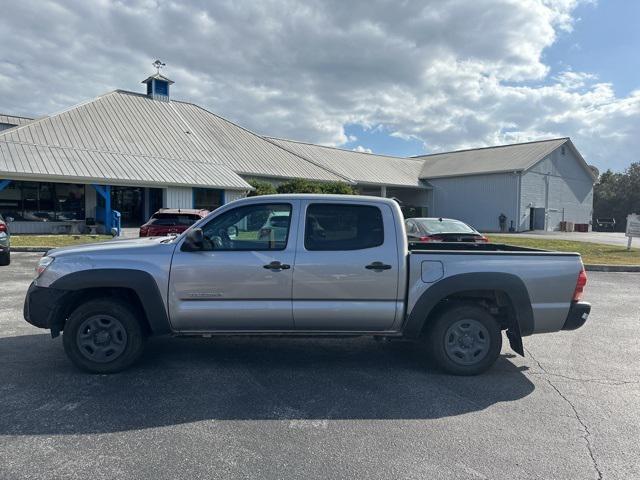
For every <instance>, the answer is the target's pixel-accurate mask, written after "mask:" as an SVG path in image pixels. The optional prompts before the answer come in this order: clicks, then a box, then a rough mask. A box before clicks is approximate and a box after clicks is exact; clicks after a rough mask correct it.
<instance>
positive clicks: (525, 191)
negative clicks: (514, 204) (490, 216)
mask: <svg viewBox="0 0 640 480" xmlns="http://www.w3.org/2000/svg"><path fill="white" fill-rule="evenodd" d="M579 162H580V160H579V159H578V158H576V157H575V155H574V154H573V152H572V151H571V149H570V148H569V147H568V146H567V147H565V153H564V155H563V154H562V149H561V148H560V147H559V148H557V149H556V150H554V151H553V152H552V153H551V154H549V155H548V156H547V157H545V158H544V159H543V160H541V161H540V162H538V163H537V164H536V165H534V166H533V167H532V168H531V169H529V170H528V171H527V172H525V173H523V175H522V183H521V188H520V192H521V193H520V196H521V200H520V229H521V230H528V229H529V222H530V208H531V207H539V208H543V207H545V206H547V207H548V210H547V222H546V223H547V230H558V229H559V228H560V222H561V221H563V220H565V221H569V222H574V223H589V222H590V221H591V217H592V213H593V180H592V178H591V176H590V175H589V174H588V172H587V171H586V170H585V169H584V167H582V165H581V164H580V163H579ZM547 177H548V180H547V179H546V178H547ZM546 182H548V187H547V185H546ZM547 188H548V200H546V197H547ZM547 202H548V205H546V203H547Z"/></svg>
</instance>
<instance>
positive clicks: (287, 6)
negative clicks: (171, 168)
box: [0, 0, 640, 171]
mask: <svg viewBox="0 0 640 480" xmlns="http://www.w3.org/2000/svg"><path fill="white" fill-rule="evenodd" d="M0 11H1V12H2V14H1V15H0V113H10V114H18V115H26V116H43V115H50V114H52V113H55V112H57V111H60V110H63V109H66V108H68V107H70V106H72V105H74V104H77V103H80V102H83V101H85V100H88V99H91V98H93V97H95V96H97V95H100V94H102V93H105V92H107V91H111V90H114V89H124V90H131V91H137V92H143V91H144V88H143V85H141V84H140V82H141V81H142V80H143V79H144V78H145V77H146V76H147V75H149V74H151V73H153V72H154V69H153V68H152V67H151V63H152V62H153V61H154V60H155V59H156V58H158V59H161V60H162V61H164V62H165V63H166V64H167V66H166V68H165V69H164V70H163V72H162V73H163V74H165V75H167V76H168V77H170V78H171V79H172V80H174V81H175V82H176V83H175V84H174V85H173V86H172V87H171V88H172V91H171V95H172V98H174V99H180V100H186V101H191V102H194V103H197V104H198V105H200V106H202V107H204V108H207V109H208V110H210V111H212V112H215V113H217V114H219V115H222V116H223V117H225V118H228V119H230V120H232V121H234V122H236V123H239V124H240V125H242V126H244V127H246V128H249V129H250V130H252V131H255V132H257V133H261V134H267V135H271V136H276V137H282V138H290V139H295V140H302V141H308V142H313V143H319V144H323V145H332V146H338V147H341V148H346V149H353V150H359V151H365V152H374V153H381V154H388V155H397V156H411V155H419V154H425V153H433V152H441V151H448V150H455V149H462V148H473V147H481V146H488V145H499V144H504V143H513V142H520V141H531V140H538V139H544V138H554V137H565V136H569V137H571V139H572V140H573V142H574V143H575V145H576V146H577V148H578V149H579V150H580V152H581V153H582V155H583V156H584V157H585V159H586V160H587V162H588V163H590V164H593V165H595V166H597V167H598V168H599V169H600V170H601V171H604V170H606V169H612V170H615V171H622V170H624V169H625V168H626V167H627V166H628V165H629V164H630V163H631V162H636V161H640V158H639V155H638V153H637V152H639V151H640V76H639V73H640V55H638V51H640V29H639V28H638V27H637V25H638V24H640V22H639V21H640V2H638V1H635V0H633V1H630V0H599V1H595V0H466V1H463V0H431V1H429V0H418V1H412V0H389V1H386V0H368V1H358V0H350V1H348V2H345V1H344V0H326V1H302V0H262V1H260V2H255V1H242V0H230V1H224V0H220V1H215V2H211V1H208V0H179V1H178V0H176V1H164V0H137V1H133V0H132V1H123V0H120V1H117V0H113V1H111V0H110V1H107V0H94V1H86V0H68V1H59V2H54V1H48V0H20V1H11V0H0Z"/></svg>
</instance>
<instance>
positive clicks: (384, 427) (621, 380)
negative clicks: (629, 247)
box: [0, 253, 640, 480]
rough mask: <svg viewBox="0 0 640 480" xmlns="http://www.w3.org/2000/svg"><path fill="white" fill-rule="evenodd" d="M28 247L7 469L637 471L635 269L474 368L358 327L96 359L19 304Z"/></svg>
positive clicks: (126, 474) (639, 397)
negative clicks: (581, 321)
mask: <svg viewBox="0 0 640 480" xmlns="http://www.w3.org/2000/svg"><path fill="white" fill-rule="evenodd" d="M38 257H39V255H38V254H26V253H15V254H14V255H13V263H12V264H11V266H9V267H2V268H0V365H1V366H0V405H1V406H2V408H0V478H3V479H5V478H6V479H21V478H56V479H62V478H78V479H86V478H92V479H102V478H104V479H116V478H150V479H151V478H152V479H177V478H185V479H198V478H207V479H209V478H269V479H271V478H305V479H307V478H336V479H337V478H366V479H373V478H385V479H388V478H415V479H424V478H428V479H440V478H455V479H509V480H514V479H557V478H563V479H581V480H584V479H596V478H604V479H631V478H640V449H639V448H638V442H639V441H640V433H639V432H640V368H639V367H640V333H639V329H638V323H639V321H640V307H639V306H638V302H637V299H638V292H639V291H640V274H633V273H597V272H592V273H590V275H589V285H588V287H587V291H586V300H589V301H591V302H592V304H593V312H592V316H591V318H590V319H589V322H588V323H587V325H586V326H585V327H583V328H582V329H580V330H577V331H574V332H561V333H557V334H549V335H541V336H534V337H528V338H526V339H525V347H526V348H527V350H528V352H529V356H528V357H527V358H521V357H517V356H515V355H513V354H512V353H511V351H510V350H509V349H508V347H505V348H504V349H503V355H502V357H501V358H500V359H499V361H498V363H497V364H496V366H495V367H494V368H493V369H492V370H490V371H489V372H488V373H487V374H485V375H482V376H479V377H473V378H458V377H450V376H446V375H443V374H441V373H439V372H438V371H436V370H435V369H434V367H432V366H431V365H430V364H429V362H428V361H426V360H425V359H424V356H423V354H422V351H421V349H420V348H419V347H417V346H413V345H409V344H404V343H390V344H385V343H377V342H374V341H373V340H370V339H367V338H360V339H348V340H313V341H310V340H305V339H260V338H257V339H256V338H235V339H234V338H217V339H210V340H205V339H170V338H167V339H156V340H152V341H150V342H149V344H148V348H147V351H146V353H145V355H144V357H143V359H142V362H141V363H140V364H139V365H138V366H136V367H135V368H133V369H131V370H129V371H127V372H125V373H122V374H118V375H111V376H106V375H88V374H84V373H80V372H78V371H77V370H75V369H74V367H73V366H72V365H71V364H70V362H69V361H68V360H67V358H66V357H65V355H64V352H63V349H62V343H61V338H57V339H55V340H52V339H51V338H50V336H49V335H48V333H47V332H45V331H44V330H38V329H36V328H33V327H31V326H30V325H28V324H27V323H26V322H24V320H23V319H22V301H23V298H24V294H25V292H26V289H27V287H28V284H29V282H30V281H31V277H32V272H33V266H34V264H35V262H36V261H37V258H38Z"/></svg>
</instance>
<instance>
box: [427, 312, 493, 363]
mask: <svg viewBox="0 0 640 480" xmlns="http://www.w3.org/2000/svg"><path fill="white" fill-rule="evenodd" d="M427 342H428V344H429V347H430V351H431V353H432V355H433V357H434V359H435V361H436V363H437V364H438V366H439V367H440V368H442V369H443V370H444V371H445V372H447V373H451V374H453V375H478V374H479V373H482V372H484V371H485V370H487V369H488V368H489V367H491V365H493V364H494V362H495V361H496V359H497V358H498V356H499V355H500V350H501V349H502V334H501V332H500V325H499V324H498V322H497V321H496V320H495V318H493V317H492V316H491V315H490V314H489V313H488V312H487V311H486V310H484V309H483V308H481V307H479V306H475V305H471V304H458V305H455V306H452V307H450V308H447V309H446V310H444V311H443V312H441V313H440V314H439V315H438V317H437V318H436V319H435V321H434V322H433V324H432V326H431V328H430V329H429V331H428V337H427Z"/></svg>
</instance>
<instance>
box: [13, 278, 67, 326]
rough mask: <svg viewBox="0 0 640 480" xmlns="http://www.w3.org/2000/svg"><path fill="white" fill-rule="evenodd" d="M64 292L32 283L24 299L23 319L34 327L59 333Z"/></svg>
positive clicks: (62, 319) (62, 320)
mask: <svg viewBox="0 0 640 480" xmlns="http://www.w3.org/2000/svg"><path fill="white" fill-rule="evenodd" d="M67 293H68V292H66V291H65V290H59V289H56V288H49V287H38V286H37V285H36V284H35V282H32V283H31V285H30V286H29V290H28V291H27V296H26V297H25V299H24V311H23V314H24V319H25V320H26V321H27V322H29V323H30V324H31V325H33V326H34V327H38V328H50V329H52V330H58V331H60V330H61V329H62V323H63V322H64V318H60V317H61V315H60V313H61V307H62V301H61V300H62V298H63V297H64V296H65V295H66V294H67Z"/></svg>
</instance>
